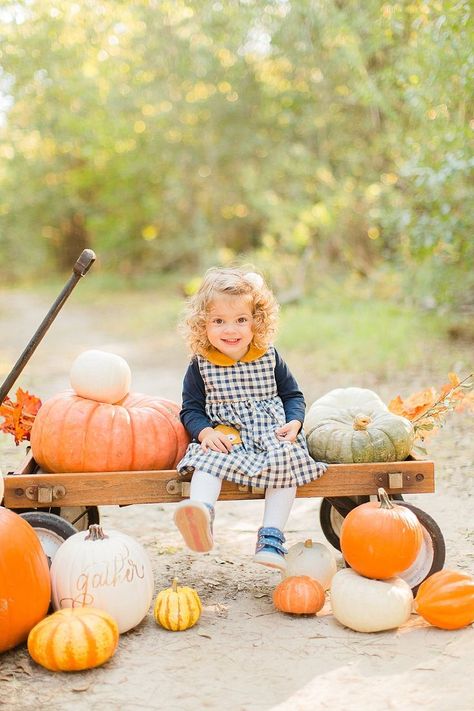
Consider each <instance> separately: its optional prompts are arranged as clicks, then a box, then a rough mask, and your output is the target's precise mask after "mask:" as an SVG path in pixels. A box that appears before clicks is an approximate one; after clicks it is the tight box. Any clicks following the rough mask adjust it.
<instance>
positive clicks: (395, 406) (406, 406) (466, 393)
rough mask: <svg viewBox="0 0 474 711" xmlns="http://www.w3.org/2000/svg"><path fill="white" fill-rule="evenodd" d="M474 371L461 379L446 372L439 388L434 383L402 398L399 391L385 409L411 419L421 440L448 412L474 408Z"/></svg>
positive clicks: (429, 433) (439, 424)
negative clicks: (443, 382)
mask: <svg viewBox="0 0 474 711" xmlns="http://www.w3.org/2000/svg"><path fill="white" fill-rule="evenodd" d="M473 387H474V379H473V373H471V374H470V375H468V376H467V378H464V379H463V380H460V379H459V378H458V376H457V375H456V373H449V374H448V382H447V383H445V384H444V385H442V386H441V387H440V388H439V390H436V389H435V388H434V387H429V388H426V389H425V390H421V391H420V392H417V393H413V394H412V395H410V396H409V397H408V398H406V399H405V400H403V399H402V398H401V397H400V395H397V397H396V398H394V399H393V400H391V401H390V403H389V405H388V409H389V410H390V412H393V413H394V414H396V415H402V417H406V418H407V419H408V420H410V421H411V422H412V423H413V428H414V430H415V439H419V440H421V441H422V442H423V441H424V440H426V438H427V437H428V436H429V435H431V434H432V433H433V432H435V431H436V430H437V429H438V428H439V427H442V425H443V423H444V418H445V416H446V415H447V414H448V412H453V411H456V412H459V411H461V410H466V409H469V410H471V409H472V411H473V412H474V392H473V391H472V390H473Z"/></svg>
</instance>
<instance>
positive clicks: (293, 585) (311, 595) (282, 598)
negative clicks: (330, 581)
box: [273, 575, 325, 615]
mask: <svg viewBox="0 0 474 711" xmlns="http://www.w3.org/2000/svg"><path fill="white" fill-rule="evenodd" d="M324 601H325V595H324V590H323V586H322V585H321V583H319V582H318V581H317V580H315V579H314V578H310V577H309V575H293V576H291V577H289V578H285V579H284V580H282V582H281V583H280V584H279V585H277V586H276V588H275V590H274V591H273V604H274V605H275V607H276V609H277V610H280V612H290V613H292V614H293V615H315V614H316V613H317V612H319V610H321V608H322V607H323V605H324Z"/></svg>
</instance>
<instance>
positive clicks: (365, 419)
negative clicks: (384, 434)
mask: <svg viewBox="0 0 474 711" xmlns="http://www.w3.org/2000/svg"><path fill="white" fill-rule="evenodd" d="M371 422H372V418H371V417H369V416H368V415H362V414H360V415H357V417H356V418H355V420H354V425H353V427H354V429H355V430H366V429H367V427H368V426H369V425H370V423H371Z"/></svg>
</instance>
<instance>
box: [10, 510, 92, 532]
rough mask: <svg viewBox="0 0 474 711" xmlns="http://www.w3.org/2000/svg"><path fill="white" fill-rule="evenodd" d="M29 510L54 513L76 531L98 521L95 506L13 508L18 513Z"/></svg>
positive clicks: (85, 528)
mask: <svg viewBox="0 0 474 711" xmlns="http://www.w3.org/2000/svg"><path fill="white" fill-rule="evenodd" d="M30 511H31V512H34V511H40V512H42V513H52V514H56V516H60V517H61V518H63V519H64V520H65V521H67V522H68V523H70V524H72V525H73V526H74V528H75V529H76V531H88V530H89V526H90V525H91V524H93V523H99V522H100V514H99V509H98V508H97V506H61V507H59V506H49V507H48V508H40V509H15V513H18V514H23V513H29V512H30Z"/></svg>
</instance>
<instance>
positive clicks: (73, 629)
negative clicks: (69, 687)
mask: <svg viewBox="0 0 474 711" xmlns="http://www.w3.org/2000/svg"><path fill="white" fill-rule="evenodd" d="M118 641H119V631H118V625H117V623H116V622H115V620H114V619H113V617H111V616H110V615H109V614H108V613H107V612H104V611H103V610H98V609H97V608H95V607H74V608H71V607H68V608H65V609H64V610H58V611H57V612H54V613H53V614H52V615H49V617H45V619H44V620H41V622H39V623H38V624H37V625H36V626H35V627H33V629H32V630H31V632H30V634H29V635H28V652H29V653H30V655H31V657H32V658H33V659H34V660H35V662H37V663H38V664H41V666H43V667H45V668H46V669H49V670H50V671H82V670H83V669H93V668H94V667H98V666H100V665H101V664H104V662H107V661H108V660H109V659H110V658H111V657H112V656H113V654H114V653H115V650H116V649H117V646H118Z"/></svg>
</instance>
